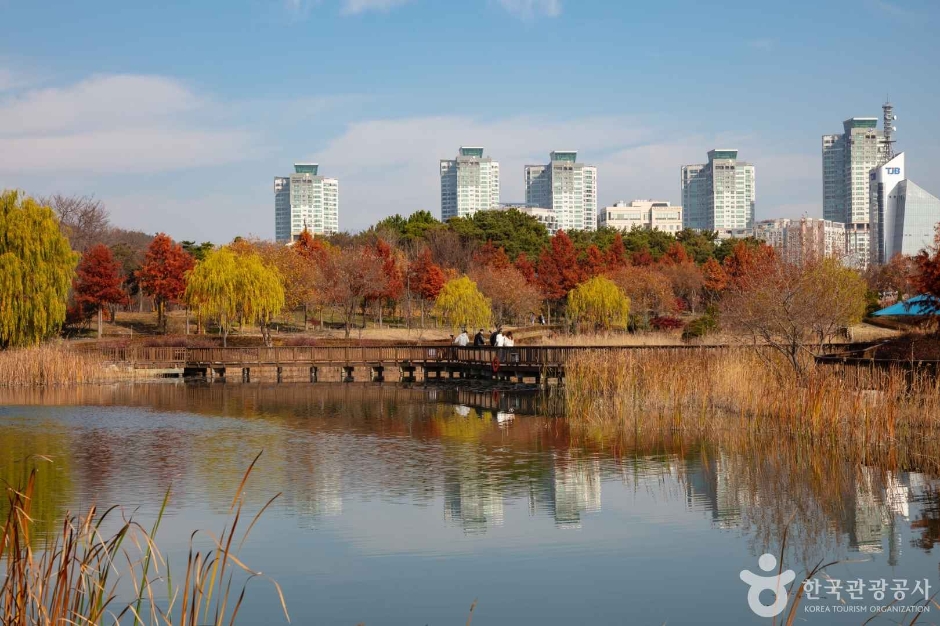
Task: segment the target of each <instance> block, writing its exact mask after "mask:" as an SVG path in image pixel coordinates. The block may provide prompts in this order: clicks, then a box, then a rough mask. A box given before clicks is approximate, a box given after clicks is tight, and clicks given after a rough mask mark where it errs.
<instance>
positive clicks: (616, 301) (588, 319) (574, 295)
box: [567, 276, 630, 330]
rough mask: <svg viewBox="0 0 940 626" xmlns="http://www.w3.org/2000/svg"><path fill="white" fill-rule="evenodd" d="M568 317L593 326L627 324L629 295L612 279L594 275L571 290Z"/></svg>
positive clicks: (596, 327) (600, 327) (608, 327)
mask: <svg viewBox="0 0 940 626" xmlns="http://www.w3.org/2000/svg"><path fill="white" fill-rule="evenodd" d="M567 311H568V317H569V318H570V319H571V320H572V322H573V323H574V324H590V325H592V326H593V327H594V329H604V330H610V328H611V327H614V326H620V327H626V326H627V322H628V320H629V317H630V299H629V298H628V297H627V295H626V294H625V293H624V292H623V290H622V289H621V288H620V287H618V286H617V285H616V284H615V283H614V282H613V281H612V280H610V279H609V278H606V277H604V276H595V277H594V278H591V279H590V280H588V281H586V282H584V283H582V284H580V285H578V286H577V287H576V288H574V289H573V290H571V292H570V293H568V309H567Z"/></svg>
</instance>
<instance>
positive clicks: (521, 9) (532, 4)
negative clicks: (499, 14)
mask: <svg viewBox="0 0 940 626" xmlns="http://www.w3.org/2000/svg"><path fill="white" fill-rule="evenodd" d="M499 4H500V6H501V7H503V8H504V9H506V10H507V11H509V12H510V13H512V14H514V15H518V16H519V17H523V18H531V17H535V16H537V15H545V16H548V17H557V16H559V15H561V0H499Z"/></svg>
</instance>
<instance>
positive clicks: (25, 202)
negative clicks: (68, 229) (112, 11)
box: [0, 191, 78, 348]
mask: <svg viewBox="0 0 940 626" xmlns="http://www.w3.org/2000/svg"><path fill="white" fill-rule="evenodd" d="M76 263H78V255H77V254H75V253H74V252H72V249H71V247H69V242H68V239H66V238H65V236H64V235H63V234H62V232H61V231H60V230H59V224H58V222H57V220H56V218H55V215H54V214H53V212H52V209H50V208H48V207H45V206H42V205H40V204H39V203H38V202H36V201H35V200H33V199H32V198H24V197H21V196H20V194H19V193H18V192H16V191H7V192H3V193H0V348H7V347H11V346H29V345H35V344H37V343H39V342H40V341H41V340H42V339H43V338H45V337H48V336H49V335H51V334H53V333H55V332H57V331H58V330H59V328H61V326H62V322H64V321H65V305H66V300H67V298H68V293H69V288H70V287H71V285H72V277H73V275H74V273H75V264H76Z"/></svg>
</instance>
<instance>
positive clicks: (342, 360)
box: [100, 344, 710, 383]
mask: <svg viewBox="0 0 940 626" xmlns="http://www.w3.org/2000/svg"><path fill="white" fill-rule="evenodd" d="M709 347H710V346H662V347H651V346H518V347H512V348H494V347H490V346H485V347H471V346H468V347H458V346H450V345H446V344H431V345H414V346H298V347H275V348H267V347H253V348H146V347H127V348H106V349H102V350H101V351H100V352H101V354H102V356H103V357H104V358H105V360H106V361H108V362H111V363H115V364H122V365H126V366H128V367H133V368H135V369H148V370H156V371H162V372H168V373H173V372H178V373H180V374H184V373H185V374H187V375H202V376H206V377H209V378H212V377H213V376H221V377H224V376H226V373H227V372H229V371H231V370H236V371H240V374H241V376H242V378H243V379H248V378H250V376H251V370H252V368H268V369H272V368H273V369H275V370H276V372H277V374H278V376H279V377H280V374H281V372H282V371H283V370H284V369H285V368H294V369H297V368H309V375H310V380H311V381H316V380H318V378H319V375H320V369H321V368H334V369H339V370H341V371H342V373H343V377H342V379H343V380H349V381H352V380H354V378H353V377H354V372H355V370H356V369H357V368H360V369H362V368H367V369H368V370H369V379H370V380H384V377H385V370H386V369H390V368H397V369H398V370H399V374H400V378H401V379H402V380H415V378H416V372H417V371H419V370H420V372H421V373H422V375H423V377H424V378H425V379H435V378H486V379H498V380H511V379H517V380H519V381H522V380H523V379H534V381H535V382H536V383H541V382H543V381H544V382H548V380H549V379H555V380H561V379H562V378H563V377H564V370H565V364H566V363H567V362H568V360H569V359H571V358H572V357H573V356H575V355H577V354H583V353H586V352H598V351H604V352H610V351H630V350H675V351H685V350H701V349H705V348H709Z"/></svg>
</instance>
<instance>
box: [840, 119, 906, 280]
mask: <svg viewBox="0 0 940 626" xmlns="http://www.w3.org/2000/svg"><path fill="white" fill-rule="evenodd" d="M882 108H883V110H884V119H885V121H884V128H882V129H880V130H879V129H878V118H876V117H853V118H850V119H847V120H845V121H844V122H843V123H842V129H843V132H842V133H841V134H836V135H823V137H822V168H823V171H822V175H823V218H824V219H827V220H832V221H835V222H842V223H844V224H845V225H846V237H847V239H846V241H847V248H846V253H847V255H848V259H849V264H850V265H852V266H854V267H857V268H859V269H862V268H864V267H867V265H868V262H869V259H870V258H871V256H872V254H871V250H872V246H871V241H872V239H871V230H870V222H869V216H870V213H871V209H870V206H869V203H870V201H871V190H870V187H869V180H870V173H871V171H872V170H873V169H874V168H877V167H879V166H881V165H883V164H884V163H885V162H886V161H888V160H889V159H890V158H892V157H893V156H894V155H893V154H892V150H893V148H892V143H893V137H892V131H893V130H894V128H893V126H892V124H893V120H894V119H895V118H894V109H893V107H892V106H891V104H890V103H885V105H884V107H882ZM886 129H887V130H888V132H887V133H886V132H885V130H886Z"/></svg>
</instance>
